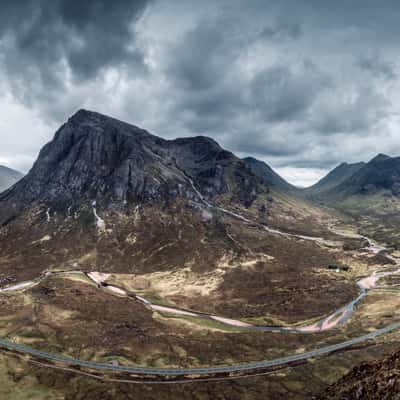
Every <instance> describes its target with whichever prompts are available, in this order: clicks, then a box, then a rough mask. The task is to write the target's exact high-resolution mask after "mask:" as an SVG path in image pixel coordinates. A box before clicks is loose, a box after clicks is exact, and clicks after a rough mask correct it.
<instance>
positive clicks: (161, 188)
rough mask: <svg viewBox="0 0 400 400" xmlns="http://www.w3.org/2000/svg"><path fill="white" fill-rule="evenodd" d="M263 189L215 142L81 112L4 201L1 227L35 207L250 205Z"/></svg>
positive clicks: (72, 119) (0, 202)
mask: <svg viewBox="0 0 400 400" xmlns="http://www.w3.org/2000/svg"><path fill="white" fill-rule="evenodd" d="M258 187H259V181H258V179H257V178H256V177H255V176H254V175H253V174H252V172H251V171H250V170H249V169H248V168H247V167H246V166H245V164H244V163H243V162H242V161H241V160H240V159H238V158H237V157H235V156H234V155H233V154H232V153H230V152H228V151H225V150H223V149H222V148H221V147H220V146H219V145H218V144H217V143H216V142H215V141H213V140H212V139H210V138H206V137H193V138H185V139H176V140H164V139H162V138H159V137H157V136H154V135H152V134H150V133H148V132H147V131H145V130H143V129H140V128H138V127H136V126H133V125H129V124H127V123H124V122H121V121H118V120H116V119H114V118H110V117H107V116H105V115H101V114H98V113H95V112H90V111H86V110H80V111H78V112H77V113H76V114H75V115H73V116H72V117H71V118H70V119H69V120H68V121H67V122H66V123H65V124H64V125H63V126H62V127H61V128H60V129H59V130H58V131H57V132H56V134H55V137H54V139H53V140H52V141H51V142H50V143H48V144H47V145H46V146H45V147H44V148H43V149H42V151H41V152H40V154H39V157H38V160H37V161H36V163H35V164H34V166H33V168H32V170H31V171H30V172H29V174H28V175H27V176H26V177H25V178H23V179H22V180H21V181H20V182H19V183H18V184H17V185H15V186H14V187H13V188H12V189H10V190H8V191H7V192H5V193H3V194H2V195H1V196H0V204H1V205H2V209H3V212H2V213H1V214H2V215H1V216H0V222H4V221H5V220H6V219H8V218H10V217H13V216H14V215H16V214H18V212H20V210H22V209H23V208H25V207H27V206H31V205H32V204H40V205H43V206H46V207H51V208H53V209H57V210H60V211H62V210H66V209H67V208H68V207H71V206H74V205H76V204H79V203H81V202H87V201H90V202H94V201H96V203H97V204H98V206H99V207H104V208H120V207H123V206H125V205H127V204H133V203H135V204H137V203H141V202H163V203H168V202H169V201H171V200H172V199H175V198H177V197H184V198H186V199H192V200H199V199H200V198H201V197H202V196H204V197H205V198H206V199H208V200H212V199H214V198H215V197H217V196H218V195H223V194H226V195H228V196H229V197H230V198H231V200H232V201H233V202H239V203H241V204H242V205H244V206H249V205H251V203H252V201H253V200H254V198H255V197H256V194H257V190H258Z"/></svg>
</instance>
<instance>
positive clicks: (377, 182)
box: [336, 154, 400, 196]
mask: <svg viewBox="0 0 400 400" xmlns="http://www.w3.org/2000/svg"><path fill="white" fill-rule="evenodd" d="M336 190H337V192H338V194H340V195H341V196H350V195H359V194H363V195H368V194H375V193H378V192H380V191H386V192H388V193H390V194H393V195H395V196H397V195H399V194H400V157H394V158H392V157H388V156H385V155H383V154H379V155H378V156H376V157H374V158H373V159H372V160H371V161H369V162H368V163H367V164H365V165H364V166H363V167H362V168H360V169H359V170H358V171H356V172H355V173H354V174H353V175H352V176H350V177H349V178H348V179H346V180H344V181H343V182H342V183H341V184H340V185H338V186H337V188H336Z"/></svg>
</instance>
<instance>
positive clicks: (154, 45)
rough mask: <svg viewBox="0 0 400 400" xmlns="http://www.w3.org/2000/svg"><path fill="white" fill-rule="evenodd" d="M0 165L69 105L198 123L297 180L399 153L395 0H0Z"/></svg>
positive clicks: (169, 127) (172, 129)
mask: <svg viewBox="0 0 400 400" xmlns="http://www.w3.org/2000/svg"><path fill="white" fill-rule="evenodd" d="M1 6H2V10H1V13H0V111H1V119H0V139H1V145H0V164H1V163H2V164H5V165H8V166H11V167H13V168H16V169H19V170H22V171H24V172H26V171H27V170H28V169H29V168H30V166H31V164H32V162H33V161H34V159H35V158H36V156H37V153H38V151H39V149H40V148H41V147H42V146H43V145H44V144H45V143H46V142H47V141H48V140H50V139H51V137H52V136H53V134H54V131H55V130H56V128H57V127H58V126H59V125H60V124H61V123H62V122H64V121H65V120H66V119H67V118H68V116H69V115H71V114H72V113H74V112H75V111H76V110H78V109H79V108H87V109H91V110H95V111H99V112H103V113H105V114H109V115H112V116H115V117H117V118H120V119H123V120H126V121H128V122H131V123H133V124H135V125H139V126H141V127H143V128H145V129H147V130H149V131H151V132H152V133H154V134H157V135H159V136H163V137H166V138H174V137H179V136H189V135H207V136H211V137H213V138H215V139H216V140H217V141H218V142H220V144H221V145H223V146H224V147H226V148H227V149H229V150H231V151H233V152H235V153H236V154H238V155H239V156H247V155H252V156H255V157H257V158H259V159H262V160H264V161H266V162H268V163H269V164H270V165H271V166H272V167H274V168H276V169H277V170H278V171H279V172H280V173H281V174H282V175H283V176H284V177H285V178H287V179H288V180H289V181H290V182H292V183H295V184H298V185H307V184H311V183H313V182H315V181H316V180H317V179H318V178H319V177H320V176H321V175H322V174H324V173H325V172H326V171H327V170H328V169H330V168H332V167H334V166H335V165H336V164H338V163H340V162H342V161H350V162H352V161H360V160H368V159H370V158H372V157H373V156H374V155H375V154H376V153H378V152H383V153H388V154H389V155H400V130H399V128H400V121H399V115H398V111H397V110H398V108H399V106H400V90H399V89H400V79H399V62H400V60H399V54H400V52H399V47H400V45H399V43H400V40H399V39H400V24H399V20H400V2H399V1H396V0H390V1H389V0H380V1H376V0H351V1H348V0H336V1H321V0H292V1H291V0H259V1H258V0H246V1H244V0H210V1H207V0H202V1H198V0H195V1H191V0H113V1H110V0H97V1H91V0H85V1H82V0H79V1H78V0H51V1H48V0H19V1H15V0H2V2H1Z"/></svg>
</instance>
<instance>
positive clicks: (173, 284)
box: [0, 110, 355, 321]
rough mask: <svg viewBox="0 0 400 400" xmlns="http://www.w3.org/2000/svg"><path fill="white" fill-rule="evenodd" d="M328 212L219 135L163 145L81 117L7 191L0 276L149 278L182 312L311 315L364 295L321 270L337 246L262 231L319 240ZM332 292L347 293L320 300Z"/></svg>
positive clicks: (147, 289)
mask: <svg viewBox="0 0 400 400" xmlns="http://www.w3.org/2000/svg"><path fill="white" fill-rule="evenodd" d="M324 217H325V216H324V215H323V214H322V212H321V210H318V209H313V208H311V207H310V206H309V205H308V204H303V203H301V201H300V200H298V199H292V198H290V197H289V196H286V195H285V196H283V195H278V194H276V193H275V191H270V190H269V187H268V186H267V185H266V184H265V183H264V182H262V180H261V179H260V178H258V177H257V176H256V175H254V173H253V172H252V170H251V169H250V168H249V166H248V165H247V164H246V163H245V162H244V161H242V160H241V159H239V158H238V157H236V156H235V155H234V154H232V153H231V152H229V151H226V150H224V149H222V148H221V147H220V146H219V145H218V144H217V143H216V142H215V141H214V140H212V139H210V138H207V137H192V138H180V139H175V140H165V139H162V138H160V137H157V136H154V135H152V134H151V133H149V132H147V131H145V130H143V129H141V128H138V127H136V126H133V125H130V124H127V123H124V122H121V121H118V120H116V119H114V118H110V117H107V116H105V115H102V114H99V113H96V112H91V111H86V110H80V111H78V112H77V113H76V114H74V115H73V116H72V117H71V118H70V119H69V120H68V121H67V122H66V123H65V124H63V125H62V126H61V127H60V129H59V130H58V131H57V132H56V133H55V136H54V139H53V140H52V141H51V142H49V143H48V144H46V145H45V146H44V148H43V149H42V150H41V151H40V153H39V156H38V159H37V160H36V162H35V164H34V165H33V167H32V169H31V171H30V172H29V173H28V174H27V175H26V176H25V177H24V178H23V179H21V180H20V181H19V182H18V183H17V184H15V185H14V186H13V187H12V188H10V189H9V190H7V191H5V192H4V193H2V194H1V195H0V254H2V258H1V260H0V267H1V268H0V272H1V274H2V275H1V276H3V275H4V276H5V277H7V278H10V279H11V278H14V279H16V280H17V281H25V280H29V279H33V278H37V277H38V276H39V275H40V274H43V273H44V271H47V270H54V269H67V270H68V269H71V268H72V269H79V270H80V271H85V272H88V271H97V272H102V273H107V274H113V275H115V276H122V277H124V278H123V279H125V280H127V279H128V280H129V279H133V280H134V282H136V281H135V279H136V277H140V279H139V278H138V279H139V281H138V282H142V283H141V284H140V285H141V286H140V287H142V289H141V293H142V294H144V295H148V296H154V294H155V293H157V296H161V297H162V298H164V299H165V300H166V301H172V302H177V303H178V304H179V305H180V306H182V307H186V308H194V309H198V310H202V311H207V312H213V313H219V314H221V315H225V316H227V317H229V316H232V317H259V316H263V315H266V314H270V313H272V314H273V315H275V316H276V317H277V318H278V319H283V320H288V321H292V320H297V319H298V318H304V319H308V318H313V317H315V316H318V315H320V314H321V313H322V314H324V313H327V312H329V311H331V310H332V309H333V308H334V307H335V306H338V305H339V304H341V302H342V301H345V300H350V299H351V297H352V295H353V294H354V290H355V289H354V287H353V285H347V283H345V282H343V281H338V280H336V279H333V278H332V279H330V278H327V277H326V276H325V275H324V274H320V273H319V272H318V271H320V270H321V265H322V266H327V265H330V264H332V263H335V255H333V254H332V253H331V252H330V251H329V249H323V248H321V247H320V246H318V245H317V244H315V243H313V242H312V241H304V240H296V239H293V238H291V237H290V236H285V235H279V234H276V232H275V233H274V232H273V231H272V232H271V231H269V230H267V229H265V227H264V226H263V225H265V224H268V225H269V226H272V227H279V228H282V229H285V230H288V231H290V232H299V233H303V234H309V235H314V236H320V235H323V234H326V233H327V232H326V224H324V223H322V221H323V218H324ZM27 226H29V229H27ZM121 279H122V278H121ZM274 280H277V281H279V282H280V283H279V285H271V284H270V283H271V281H274ZM124 282H125V281H124ZM309 285H312V286H313V287H315V288H317V289H316V290H313V291H311V292H309V291H307V287H308V286H309ZM327 285H331V286H330V287H331V288H332V290H331V291H330V293H332V294H334V293H335V292H336V291H337V293H341V295H340V296H339V295H337V296H333V297H332V298H330V299H329V301H326V302H323V304H322V305H321V304H320V301H319V299H320V298H321V296H322V297H324V295H325V293H324V291H325V289H326V287H327ZM285 288H286V289H285ZM286 290H288V291H290V292H291V296H290V300H291V303H290V305H288V304H287V297H286ZM305 293H307V294H305ZM343 293H344V296H343V295H342V294H343ZM266 299H268V301H266ZM303 301H307V303H308V307H306V308H304V307H302V306H301V304H303ZM249 304H252V306H251V307H250V306H249ZM299 316H301V317H299Z"/></svg>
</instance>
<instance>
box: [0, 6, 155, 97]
mask: <svg viewBox="0 0 400 400" xmlns="http://www.w3.org/2000/svg"><path fill="white" fill-rule="evenodd" d="M147 3H148V0H134V1H129V0H113V1H108V0H85V1H79V0H51V1H46V0H20V1H14V0H4V1H2V2H1V13H0V49H1V52H2V55H3V57H2V60H1V61H2V63H3V67H4V68H5V69H6V71H7V75H8V78H9V81H10V84H11V86H12V87H13V89H14V90H16V92H17V94H18V95H21V94H22V95H23V96H25V97H28V98H35V96H37V97H36V99H35V100H36V101H40V98H41V96H43V97H46V95H45V93H47V96H50V94H51V92H53V91H56V90H61V89H62V88H63V87H64V86H65V85H66V84H67V82H66V80H68V79H72V80H74V81H85V80H88V79H93V78H94V77H95V76H96V75H97V74H98V73H99V72H101V71H102V70H103V69H105V68H107V67H110V66H118V67H120V66H121V65H124V64H131V65H133V66H134V68H135V71H136V73H137V71H138V70H140V69H141V68H143V67H144V64H143V58H144V55H143V53H142V51H141V50H140V49H139V48H138V47H137V46H136V45H135V40H134V32H133V28H134V22H135V20H137V19H138V18H139V17H140V16H141V14H142V13H143V11H144V9H145V8H146V5H147ZM40 91H41V93H40ZM58 94H59V95H62V94H63V93H62V91H60V92H59V93H58Z"/></svg>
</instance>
